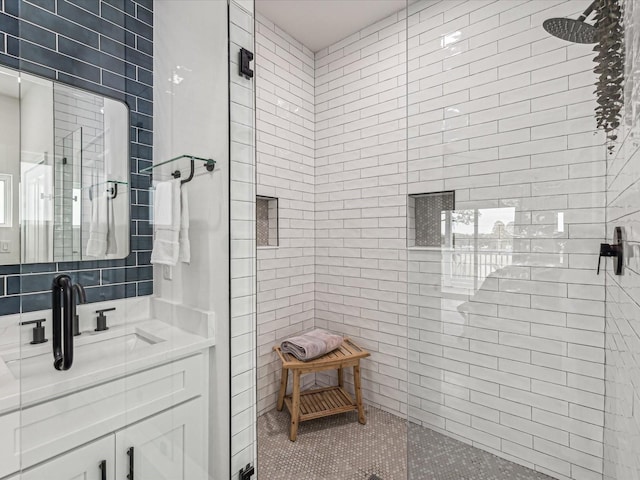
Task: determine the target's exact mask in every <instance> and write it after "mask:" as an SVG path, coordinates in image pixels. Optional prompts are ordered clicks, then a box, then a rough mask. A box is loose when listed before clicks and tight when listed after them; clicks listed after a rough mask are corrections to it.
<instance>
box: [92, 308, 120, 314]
mask: <svg viewBox="0 0 640 480" xmlns="http://www.w3.org/2000/svg"><path fill="white" fill-rule="evenodd" d="M115 309H116V307H111V308H102V309H100V310H96V313H97V314H100V315H104V312H113V311H114V310H115Z"/></svg>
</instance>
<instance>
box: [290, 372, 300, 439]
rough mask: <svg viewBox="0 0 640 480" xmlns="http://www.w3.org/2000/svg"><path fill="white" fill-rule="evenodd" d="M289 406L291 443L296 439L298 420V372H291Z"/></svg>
mask: <svg viewBox="0 0 640 480" xmlns="http://www.w3.org/2000/svg"><path fill="white" fill-rule="evenodd" d="M291 403H292V405H291V431H290V433H289V440H291V441H292V442H295V441H296V438H298V419H299V418H300V370H296V369H294V371H293V394H292V402H291Z"/></svg>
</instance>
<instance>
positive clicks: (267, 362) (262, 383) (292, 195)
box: [256, 15, 315, 415]
mask: <svg viewBox="0 0 640 480" xmlns="http://www.w3.org/2000/svg"><path fill="white" fill-rule="evenodd" d="M256 79H257V80H256V88H257V93H256V117H257V122H256V127H257V167H256V168H257V174H258V185H257V194H258V195H262V196H265V197H276V198H277V199H278V200H277V202H278V205H277V206H278V219H277V224H278V244H277V247H276V248H270V247H265V248H260V249H258V271H257V278H258V326H257V328H258V345H257V348H258V353H257V355H258V414H260V415H261V414H263V413H265V412H267V411H269V410H271V409H273V408H274V407H275V404H276V396H277V391H278V388H279V385H280V366H279V363H278V360H277V357H276V355H275V353H274V352H273V351H272V347H273V346H274V345H276V344H277V343H279V342H281V341H282V340H284V339H285V338H287V337H289V336H291V335H295V334H298V333H300V332H302V331H304V330H308V329H311V328H312V327H313V325H314V290H315V289H314V281H315V278H314V275H315V264H314V263H315V262H314V259H315V257H314V255H315V239H314V225H315V224H314V221H315V215H314V195H315V192H314V185H315V177H314V147H315V120H314V58H313V53H312V52H311V51H310V50H309V49H308V48H306V47H304V46H303V45H302V44H301V43H299V42H297V41H296V40H294V39H293V38H291V37H290V36H289V35H287V34H286V33H284V32H283V31H282V30H280V29H279V28H278V27H277V26H276V25H274V24H273V23H272V22H270V21H269V20H268V19H266V18H264V17H262V16H260V15H257V16H256ZM313 382H314V376H313V375H307V376H305V377H304V379H303V385H304V386H308V385H310V384H312V383H313Z"/></svg>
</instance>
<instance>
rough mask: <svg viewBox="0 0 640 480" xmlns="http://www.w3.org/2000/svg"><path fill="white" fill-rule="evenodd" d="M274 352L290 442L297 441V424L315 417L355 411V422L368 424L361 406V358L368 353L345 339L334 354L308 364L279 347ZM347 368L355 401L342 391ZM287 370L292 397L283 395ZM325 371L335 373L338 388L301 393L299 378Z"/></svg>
mask: <svg viewBox="0 0 640 480" xmlns="http://www.w3.org/2000/svg"><path fill="white" fill-rule="evenodd" d="M273 349H274V350H275V352H276V353H277V354H278V356H279V357H280V360H281V361H282V378H281V379H280V394H279V395H278V410H282V407H283V405H286V406H287V409H288V410H289V413H291V428H290V431H289V440H291V441H292V442H295V441H296V438H297V437H298V424H299V423H300V422H304V421H306V420H312V419H314V418H321V417H326V416H328V415H335V414H337V413H345V412H350V411H353V410H357V411H358V421H359V422H360V423H361V424H362V425H364V424H365V423H367V419H366V417H365V415H364V407H363V406H362V391H361V381H360V359H362V358H365V357H368V356H369V355H370V353H369V352H367V351H366V350H365V349H363V348H361V347H359V346H358V345H356V344H355V343H353V342H352V341H351V340H350V339H348V338H345V339H344V341H343V342H342V345H340V346H339V347H338V348H337V349H336V350H334V351H333V352H329V353H327V354H325V355H323V356H322V357H318V358H316V359H315V360H310V361H308V362H303V361H301V360H298V359H297V358H296V357H294V356H293V355H290V354H288V353H282V350H281V349H280V346H279V345H277V346H275V347H273ZM348 367H353V379H354V384H355V394H356V398H355V401H354V400H353V399H352V398H351V395H350V394H349V392H347V391H346V390H345V388H344V369H345V368H348ZM289 370H291V371H292V373H293V392H291V395H286V392H287V380H288V378H289ZM325 370H338V385H336V386H333V387H325V388H318V389H315V390H307V391H304V392H301V391H300V376H301V375H304V374H305V373H315V372H322V371H325Z"/></svg>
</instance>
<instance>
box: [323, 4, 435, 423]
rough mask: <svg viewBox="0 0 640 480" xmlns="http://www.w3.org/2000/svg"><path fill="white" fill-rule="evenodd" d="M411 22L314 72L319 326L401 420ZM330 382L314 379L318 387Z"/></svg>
mask: <svg viewBox="0 0 640 480" xmlns="http://www.w3.org/2000/svg"><path fill="white" fill-rule="evenodd" d="M406 13H407V12H406V10H403V11H401V12H399V13H396V14H394V15H392V16H390V17H388V18H385V19H383V20H382V21H380V22H378V23H376V24H374V25H371V26H369V27H367V28H366V29H364V30H362V31H360V32H357V33H356V34H354V35H352V36H350V37H349V38H347V39H345V40H343V41H341V42H339V43H338V44H336V45H333V46H330V47H328V48H326V49H324V50H321V51H319V52H317V53H316V71H315V75H316V77H315V78H316V97H315V108H316V159H315V160H316V234H315V236H316V302H315V305H316V326H317V327H321V328H327V329H328V330H331V331H335V332H339V333H341V334H343V335H345V336H349V337H351V338H353V339H354V340H355V341H356V342H357V343H359V344H360V345H362V346H363V347H365V348H366V349H368V350H369V351H370V352H371V353H372V356H371V357H370V358H368V359H365V360H363V361H362V377H363V384H362V388H363V394H364V397H365V401H366V403H368V404H370V405H374V406H377V407H380V408H382V409H384V410H387V411H389V412H392V413H395V414H397V415H401V416H406V412H407V410H406V398H407V393H406V389H407V387H406V385H407V382H406V379H407V362H406V359H407V324H406V310H407V296H406V292H407V264H406V206H407V198H406V193H407V190H406V182H407V177H406V167H407V143H406V137H407V120H406V119H407V104H406V100H407V85H406V69H407V64H406V50H407V43H406V36H407V35H406V34H407V32H406V22H407V19H406ZM422 94H423V95H424V96H425V98H426V97H427V96H428V95H429V94H430V90H429V89H428V88H425V90H424V92H422ZM435 95H438V93H435ZM425 139H428V136H426V137H425ZM439 190H443V189H439ZM427 191H432V189H431V188H427ZM333 381H335V379H333V378H331V375H329V374H326V373H325V374H318V375H317V383H319V384H320V385H325V384H328V383H329V382H333ZM347 382H348V383H349V382H351V376H349V375H348V376H347Z"/></svg>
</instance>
